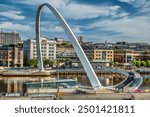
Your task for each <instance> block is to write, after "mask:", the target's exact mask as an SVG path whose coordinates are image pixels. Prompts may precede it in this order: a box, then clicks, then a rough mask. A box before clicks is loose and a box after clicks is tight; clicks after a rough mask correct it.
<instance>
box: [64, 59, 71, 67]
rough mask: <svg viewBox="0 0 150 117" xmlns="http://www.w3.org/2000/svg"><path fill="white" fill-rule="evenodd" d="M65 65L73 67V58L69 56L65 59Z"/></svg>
mask: <svg viewBox="0 0 150 117" xmlns="http://www.w3.org/2000/svg"><path fill="white" fill-rule="evenodd" d="M65 65H66V66H70V67H71V66H72V60H71V59H68V58H67V59H66V60H65Z"/></svg>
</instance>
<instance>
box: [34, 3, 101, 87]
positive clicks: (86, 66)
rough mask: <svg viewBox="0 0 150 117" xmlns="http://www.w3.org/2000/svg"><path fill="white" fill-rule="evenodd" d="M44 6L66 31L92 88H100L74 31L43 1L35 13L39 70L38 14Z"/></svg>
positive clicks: (41, 67)
mask: <svg viewBox="0 0 150 117" xmlns="http://www.w3.org/2000/svg"><path fill="white" fill-rule="evenodd" d="M44 6H46V7H48V8H49V9H50V10H51V11H52V13H53V14H54V16H55V17H56V18H57V20H58V21H59V23H60V24H61V26H62V27H63V29H64V31H65V32H66V34H67V36H68V38H69V39H70V41H71V43H72V45H73V47H74V49H75V51H76V53H77V55H78V57H79V59H80V61H81V64H82V65H83V68H84V70H85V72H86V74H87V76H88V79H89V80H90V83H91V85H92V87H93V88H94V89H98V88H102V87H103V86H102V85H101V83H100V81H99V80H98V78H97V76H96V74H95V72H94V70H93V68H92V66H91V64H90V62H89V61H88V59H87V57H86V55H85V53H84V51H83V50H82V48H81V46H80V44H79V42H78V40H77V39H76V37H75V35H74V33H73V32H72V30H71V29H70V27H69V25H68V24H67V23H66V21H65V20H64V18H63V17H62V15H61V14H60V13H59V12H58V11H57V10H56V9H55V8H54V7H52V6H51V5H50V4H48V3H44V4H41V5H40V6H39V8H38V11H37V15H36V45H37V55H38V68H39V70H41V71H43V70H44V68H43V61H42V56H41V41H40V16H41V11H42V8H43V7H44Z"/></svg>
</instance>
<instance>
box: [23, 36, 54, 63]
mask: <svg viewBox="0 0 150 117" xmlns="http://www.w3.org/2000/svg"><path fill="white" fill-rule="evenodd" d="M23 48H24V64H25V65H27V64H28V62H29V60H30V59H36V58H37V50H36V40H35V39H28V40H26V41H24V42H23ZM41 51H42V58H43V60H45V59H50V60H54V59H56V41H55V40H50V39H47V38H41Z"/></svg>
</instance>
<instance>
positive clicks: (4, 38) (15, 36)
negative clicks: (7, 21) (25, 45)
mask: <svg viewBox="0 0 150 117" xmlns="http://www.w3.org/2000/svg"><path fill="white" fill-rule="evenodd" d="M20 42H21V38H20V36H19V33H17V32H3V31H0V46H3V45H9V44H14V45H17V44H18V43H20Z"/></svg>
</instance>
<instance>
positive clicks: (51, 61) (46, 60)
mask: <svg viewBox="0 0 150 117" xmlns="http://www.w3.org/2000/svg"><path fill="white" fill-rule="evenodd" d="M43 64H44V65H45V66H46V65H48V66H51V67H52V66H53V65H54V64H55V60H50V59H45V60H44V61H43Z"/></svg>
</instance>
